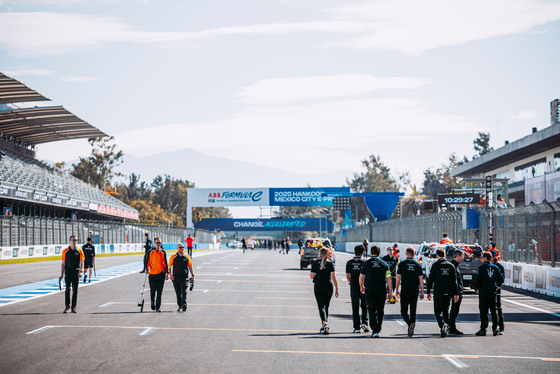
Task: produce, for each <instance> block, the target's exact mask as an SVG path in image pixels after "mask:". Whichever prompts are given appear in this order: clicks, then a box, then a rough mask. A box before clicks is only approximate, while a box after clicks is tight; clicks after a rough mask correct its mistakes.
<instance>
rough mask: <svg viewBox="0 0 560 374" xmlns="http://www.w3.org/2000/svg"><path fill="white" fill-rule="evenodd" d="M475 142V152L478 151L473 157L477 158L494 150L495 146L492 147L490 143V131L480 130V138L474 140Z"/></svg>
mask: <svg viewBox="0 0 560 374" xmlns="http://www.w3.org/2000/svg"><path fill="white" fill-rule="evenodd" d="M473 144H474V150H475V152H477V153H478V154H476V155H475V156H474V157H473V159H475V158H477V157H480V156H482V155H484V154H486V153H488V152H491V151H493V150H494V148H492V146H491V145H490V133H489V132H488V133H484V132H479V133H478V138H476V139H475V140H473Z"/></svg>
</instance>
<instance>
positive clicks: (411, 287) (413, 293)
mask: <svg viewBox="0 0 560 374" xmlns="http://www.w3.org/2000/svg"><path fill="white" fill-rule="evenodd" d="M415 254H416V250H415V249H414V248H412V247H408V248H407V249H406V259H405V260H404V261H401V262H400V263H399V265H398V267H397V284H396V286H395V290H396V292H397V297H398V298H399V299H400V301H401V316H402V318H403V319H404V321H405V322H406V324H407V325H408V336H409V337H412V336H413V335H414V328H415V327H416V307H417V305H418V288H420V300H422V299H423V298H424V277H423V274H422V265H420V264H419V263H418V261H416V260H415V259H414V256H415ZM399 285H400V286H401V288H400V291H399ZM409 308H410V315H409V314H408V310H409Z"/></svg>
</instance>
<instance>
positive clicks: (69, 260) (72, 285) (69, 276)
mask: <svg viewBox="0 0 560 374" xmlns="http://www.w3.org/2000/svg"><path fill="white" fill-rule="evenodd" d="M77 242H78V240H77V239H76V235H72V236H70V245H69V246H68V247H67V248H66V249H64V250H63V251H62V264H61V266H60V277H59V278H58V281H59V282H60V281H62V277H64V282H65V284H66V290H65V291H64V302H65V305H66V308H65V309H64V312H63V313H68V311H70V305H72V313H76V305H77V303H78V284H79V283H80V278H81V277H82V273H83V271H84V252H83V251H82V250H81V249H80V248H78V247H77V245H76V243H77ZM70 289H72V304H70Z"/></svg>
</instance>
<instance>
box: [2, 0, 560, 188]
mask: <svg viewBox="0 0 560 374" xmlns="http://www.w3.org/2000/svg"><path fill="white" fill-rule="evenodd" d="M559 40H560V1H545V0H507V1H505V0H471V1H454V0H423V1H418V0H392V1H383V0H380V1H369V0H345V1H331V0H237V1H231V0H221V1H220V0H205V1H175V0H87V1H85V0H25V1H22V0H0V71H1V72H3V73H5V74H7V75H9V76H11V77H14V78H16V79H18V80H20V81H22V82H23V83H25V84H26V85H28V86H29V87H31V88H32V89H35V90H36V91H38V92H39V93H41V94H43V95H45V96H46V97H48V98H50V99H52V103H49V104H44V103H43V104H41V105H63V106H64V107H65V108H67V109H68V110H70V111H71V112H73V113H74V114H75V115H77V116H78V117H80V118H81V119H83V120H85V121H87V122H88V123H90V124H92V125H93V126H95V127H97V128H99V129H100V130H102V131H104V132H105V133H107V134H109V135H113V136H115V139H116V143H117V146H118V147H119V148H120V149H122V150H123V151H124V152H125V153H126V154H131V155H135V156H146V155H151V154H156V153H161V152H165V151H169V150H180V149H187V148H189V149H195V150H197V151H200V152H203V153H206V154H208V155H212V156H218V157H223V158H228V159H234V160H240V161H247V162H252V163H256V164H260V165H266V166H270V167H274V168H279V169H283V170H289V171H293V172H298V173H304V174H305V173H326V172H329V171H333V170H348V171H350V175H348V176H349V177H351V172H352V171H354V172H359V171H362V166H361V161H362V160H363V159H365V158H368V156H369V155H372V154H373V155H378V156H380V158H381V160H382V162H384V163H385V164H386V165H388V166H389V167H390V168H391V170H392V172H394V173H397V172H405V171H409V172H410V174H411V176H412V182H413V184H416V185H418V186H421V184H422V180H423V178H422V176H423V170H425V169H426V168H429V167H439V166H440V165H441V164H443V163H445V162H446V161H447V159H448V156H449V155H450V154H451V153H453V152H454V153H456V154H457V155H459V156H463V155H466V156H468V157H469V158H470V157H472V156H473V155H474V150H473V140H474V139H475V138H476V137H477V135H478V132H489V133H490V135H491V143H492V146H493V147H494V148H498V147H500V146H502V145H503V144H504V141H505V140H509V141H514V140H516V139H519V138H521V137H523V136H526V135H528V134H530V133H531V128H532V127H537V128H538V129H542V128H544V127H546V126H549V125H550V113H549V112H550V101H552V100H554V99H556V98H558V97H559V96H560V69H559V68H558V61H560V48H559V45H560V42H559ZM90 151H91V148H90V147H89V145H88V144H87V142H86V141H85V140H76V141H65V142H56V143H51V144H43V145H39V146H38V151H37V157H38V158H40V159H45V160H50V161H69V160H74V159H77V158H78V157H79V156H87V155H88V154H89V153H90ZM243 177H246V176H240V178H243ZM256 177H257V178H256V179H257V180H258V176H256ZM254 179H255V178H253V180H254ZM193 182H195V183H196V181H193ZM344 183H345V181H343V180H341V181H333V186H339V185H342V184H344ZM257 184H258V185H259V186H261V187H274V186H267V185H266V181H263V182H262V183H257ZM199 187H227V181H224V185H223V186H200V185H199ZM248 187H251V186H248Z"/></svg>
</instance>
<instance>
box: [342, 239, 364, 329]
mask: <svg viewBox="0 0 560 374" xmlns="http://www.w3.org/2000/svg"><path fill="white" fill-rule="evenodd" d="M364 251H365V248H364V246H363V245H357V246H356V247H354V258H352V259H351V260H349V261H348V262H347V263H346V280H347V281H348V284H350V300H351V301H352V321H353V324H354V332H355V333H357V334H359V333H360V332H361V331H362V330H364V332H369V329H368V327H367V325H368V316H367V306H366V295H364V294H363V293H362V292H361V290H360V272H361V271H362V265H363V264H364V260H362V256H363V254H364ZM360 310H361V311H362V318H361V320H362V322H361V323H360Z"/></svg>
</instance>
